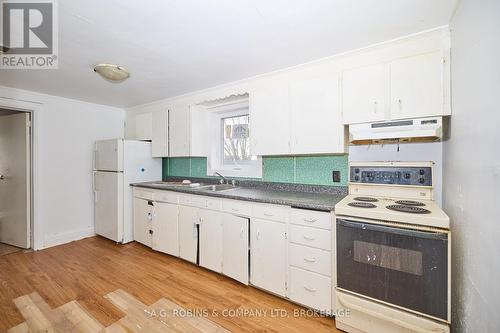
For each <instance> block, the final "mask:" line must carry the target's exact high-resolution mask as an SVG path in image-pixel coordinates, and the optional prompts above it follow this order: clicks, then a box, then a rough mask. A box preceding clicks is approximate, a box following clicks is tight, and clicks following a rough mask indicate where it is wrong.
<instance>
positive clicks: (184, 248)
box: [179, 206, 199, 264]
mask: <svg viewBox="0 0 500 333" xmlns="http://www.w3.org/2000/svg"><path fill="white" fill-rule="evenodd" d="M198 211H199V209H198V208H196V207H189V206H179V256H180V257H181V258H182V259H185V260H188V261H190V262H192V263H195V264H196V257H197V253H198V225H199V218H198Z"/></svg>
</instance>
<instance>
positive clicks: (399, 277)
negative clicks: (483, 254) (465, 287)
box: [337, 219, 448, 320]
mask: <svg viewBox="0 0 500 333" xmlns="http://www.w3.org/2000/svg"><path fill="white" fill-rule="evenodd" d="M337 287H338V288H340V289H342V290H346V291H351V292H354V293H356V294H359V295H363V296H367V297H370V298H373V299H377V300H381V301H383V302H387V303H389V304H394V305H397V306H400V307H403V308H406V309H410V310H413V311H417V312H419V313H422V314H425V315H428V316H431V317H434V318H440V319H443V320H448V234H447V233H444V232H443V233H441V232H426V231H418V230H409V229H404V228H398V227H394V226H385V225H379V224H370V223H364V222H359V221H353V220H344V219H337Z"/></svg>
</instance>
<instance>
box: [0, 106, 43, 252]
mask: <svg viewBox="0 0 500 333" xmlns="http://www.w3.org/2000/svg"><path fill="white" fill-rule="evenodd" d="M0 108H3V109H9V110H13V111H20V112H27V113H29V114H30V115H31V117H30V119H31V138H30V139H31V159H30V160H31V161H30V162H31V168H30V169H31V170H30V173H31V182H30V183H31V189H30V196H31V200H30V201H31V214H30V215H31V216H30V221H31V223H30V233H31V235H30V243H31V244H30V245H31V248H32V249H33V250H39V249H42V248H43V247H44V246H43V237H42V235H43V234H42V228H41V225H40V224H39V223H38V221H39V209H38V198H39V197H40V196H39V186H38V143H39V142H40V140H39V135H40V134H39V133H38V130H37V129H38V128H37V125H38V119H39V114H40V112H41V111H42V110H43V104H42V103H37V102H30V101H26V100H20V99H19V100H18V99H14V98H5V97H1V96H0Z"/></svg>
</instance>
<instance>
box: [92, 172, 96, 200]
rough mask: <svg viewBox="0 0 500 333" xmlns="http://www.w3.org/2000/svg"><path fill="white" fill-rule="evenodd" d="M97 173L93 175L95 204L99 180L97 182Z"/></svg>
mask: <svg viewBox="0 0 500 333" xmlns="http://www.w3.org/2000/svg"><path fill="white" fill-rule="evenodd" d="M96 175H97V172H95V171H94V172H93V174H92V190H93V191H94V202H97V180H96Z"/></svg>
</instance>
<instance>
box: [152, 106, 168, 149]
mask: <svg viewBox="0 0 500 333" xmlns="http://www.w3.org/2000/svg"><path fill="white" fill-rule="evenodd" d="M152 137H153V138H152V145H151V146H152V156H153V157H168V110H158V111H154V112H153V134H152Z"/></svg>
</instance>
